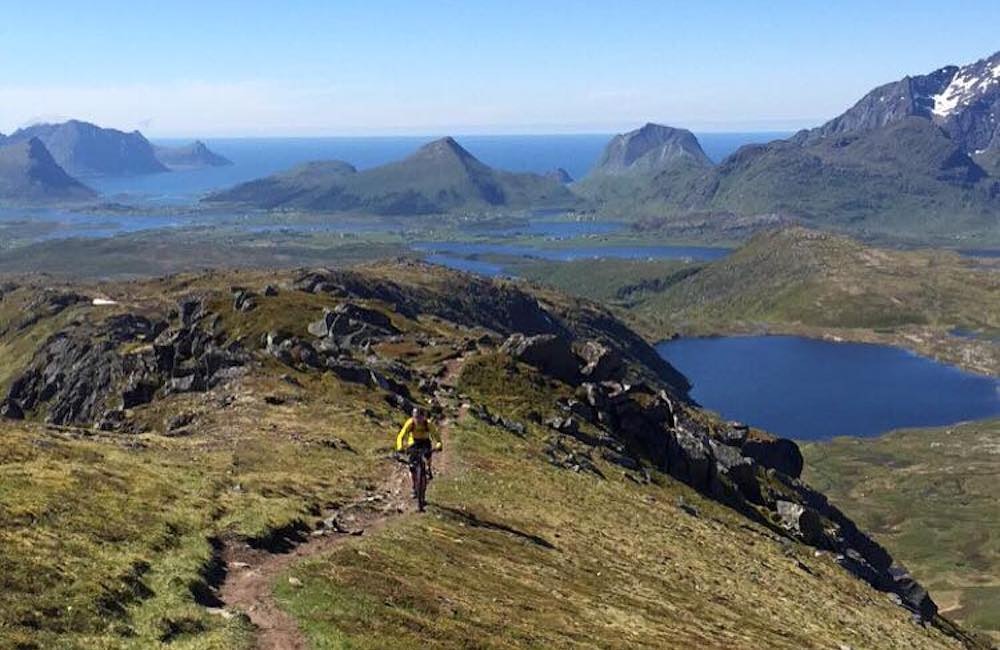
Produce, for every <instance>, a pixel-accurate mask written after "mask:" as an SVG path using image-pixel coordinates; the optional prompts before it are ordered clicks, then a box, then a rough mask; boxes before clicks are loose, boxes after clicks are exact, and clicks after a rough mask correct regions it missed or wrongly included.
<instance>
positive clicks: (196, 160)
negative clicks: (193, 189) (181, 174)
mask: <svg viewBox="0 0 1000 650" xmlns="http://www.w3.org/2000/svg"><path fill="white" fill-rule="evenodd" d="M153 152H154V154H155V155H156V159H157V160H159V161H160V162H161V163H163V164H164V165H166V166H167V167H169V168H170V169H198V168H202V167H227V166H229V165H232V164H233V161H231V160H229V159H228V158H226V157H225V156H220V155H219V154H217V153H215V152H214V151H212V150H211V149H209V148H208V146H207V145H206V144H205V143H204V142H202V141H201V140H195V141H194V142H192V143H191V144H189V145H183V146H180V147H161V146H154V147H153Z"/></svg>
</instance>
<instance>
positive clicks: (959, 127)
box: [578, 53, 1000, 244]
mask: <svg viewBox="0 0 1000 650" xmlns="http://www.w3.org/2000/svg"><path fill="white" fill-rule="evenodd" d="M998 102H1000V53H997V54H994V55H992V56H991V57H989V58H986V59H983V60H981V61H978V62H976V63H973V64H970V65H967V66H964V67H956V66H949V67H945V68H941V69H940V70H937V71H935V72H932V73H930V74H927V75H920V76H915V77H906V78H904V79H902V80H900V81H896V82H893V83H890V84H886V85H884V86H880V87H879V88H876V89H875V90H873V91H871V92H870V93H868V94H867V95H865V97H863V98H862V99H861V100H860V101H858V102H857V104H855V105H854V106H853V107H851V108H850V109H848V110H847V111H846V112H845V113H844V114H842V115H840V116H838V117H837V118H835V119H833V120H831V121H829V122H827V123H826V124H824V125H822V126H820V127H817V128H815V129H812V130H807V131H802V132H800V133H797V134H796V135H795V136H793V137H791V138H789V139H786V140H777V141H774V142H770V143H767V144H756V145H748V146H745V147H742V148H741V149H739V150H738V151H736V152H735V153H733V154H732V155H730V156H729V157H728V158H726V159H725V160H724V161H723V162H722V163H721V164H719V165H717V166H714V167H712V166H710V165H706V164H704V161H701V163H700V164H697V165H691V166H688V167H686V168H674V169H669V168H668V169H661V170H659V171H656V172H655V173H654V174H653V175H652V176H649V177H647V178H646V179H645V180H643V182H641V183H636V182H635V180H634V179H616V178H614V177H613V176H609V175H608V174H603V175H601V178H600V182H596V181H590V182H589V183H580V184H578V185H581V186H583V189H582V191H583V193H584V194H586V195H587V196H589V197H590V198H592V199H593V200H594V201H595V202H596V203H597V204H598V206H600V207H601V208H603V209H604V210H606V211H609V212H612V213H615V212H617V213H619V214H621V215H622V216H627V217H631V218H636V219H644V218H653V217H656V218H661V219H662V218H663V217H664V216H669V217H671V218H672V219H673V220H674V221H682V220H684V219H685V218H686V217H687V216H688V215H691V214H700V213H703V214H706V215H718V214H729V215H733V216H734V217H736V218H747V217H761V216H766V215H782V216H783V218H791V219H797V220H802V221H805V222H807V223H810V224H812V225H814V226H819V227H827V228H829V227H836V228H841V229H846V230H849V231H852V232H856V233H861V234H864V235H866V236H875V237H883V238H891V239H897V240H898V239H906V240H914V241H939V242H952V243H954V242H956V241H963V240H965V241H968V240H972V239H978V240H979V241H980V244H983V243H985V242H1000V126H998V125H1000V122H997V121H996V119H995V115H996V114H997V113H998V112H1000V103H998ZM644 128H645V127H644ZM641 131H642V129H640V131H639V132H641ZM639 132H634V133H639ZM692 137H693V136H692ZM627 142H628V141H627V139H626V138H625V137H624V136H617V137H616V138H615V139H614V140H612V142H611V143H609V145H608V150H609V151H608V153H606V154H605V159H606V160H609V161H610V169H611V170H620V169H626V170H628V169H629V168H630V167H629V166H628V165H627V164H624V163H625V162H626V161H628V160H630V159H631V157H630V156H629V155H628V154H627V153H626V152H627V151H628V147H627V146H626V145H627ZM636 151H637V152H640V153H641V152H642V151H644V148H643V147H642V146H638V147H637V148H636ZM609 154H614V155H609ZM654 159H655V156H654ZM640 160H641V158H640ZM604 164H605V162H603V161H602V165H604ZM602 165H599V166H598V168H597V170H595V171H599V170H600V169H601V167H602ZM654 169H655V165H654ZM588 178H589V177H588ZM666 221H669V219H667V220H666ZM667 225H668V224H667Z"/></svg>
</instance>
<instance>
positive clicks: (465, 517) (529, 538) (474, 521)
mask: <svg viewBox="0 0 1000 650" xmlns="http://www.w3.org/2000/svg"><path fill="white" fill-rule="evenodd" d="M435 507H436V508H437V509H438V510H441V511H442V512H446V513H448V514H449V515H451V516H452V517H454V518H456V519H459V520H461V521H463V522H464V523H465V524H466V525H467V526H470V527H472V528H483V529H486V530H493V531H497V532H501V533H507V534H508V535H513V536H514V537H517V538H518V539H523V540H524V541H526V542H529V543H531V544H534V545H535V546H541V547H542V548H544V549H548V550H550V551H557V550H559V549H558V548H557V547H556V546H555V544H553V543H552V542H550V541H548V540H547V539H545V538H544V537H539V536H538V535H532V534H530V533H526V532H524V531H520V530H518V529H516V528H512V527H511V526H508V525H506V524H500V523H496V522H493V521H486V520H484V519H480V518H479V517H477V516H476V515H475V514H473V513H471V512H467V511H465V510H460V509H458V508H452V507H450V506H435Z"/></svg>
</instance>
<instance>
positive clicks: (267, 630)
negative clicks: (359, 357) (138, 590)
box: [213, 360, 465, 650]
mask: <svg viewBox="0 0 1000 650" xmlns="http://www.w3.org/2000/svg"><path fill="white" fill-rule="evenodd" d="M458 363H459V364H460V363H461V360H459V361H458ZM455 371H456V368H454V367H453V368H449V369H448V372H447V374H448V375H452V374H453V373H454V372H455ZM448 379H451V377H450V376H449V377H448ZM449 406H450V407H451V408H450V409H449V410H451V411H452V413H453V414H454V415H452V416H450V417H446V418H445V419H443V420H442V421H441V423H440V431H441V436H442V438H443V439H444V441H445V445H444V451H443V452H442V453H440V454H438V455H436V457H435V462H434V470H435V475H436V476H441V475H446V474H447V473H448V470H449V466H450V462H449V459H450V456H451V454H450V453H449V446H448V444H447V435H448V430H449V428H450V426H451V424H452V422H453V421H454V419H455V418H461V417H463V416H464V415H465V413H464V409H462V408H461V407H460V406H457V405H456V404H454V402H453V403H451V404H450V405H449ZM415 511H416V507H415V504H414V502H413V499H412V498H411V495H410V479H409V474H408V473H407V472H406V471H405V469H404V468H403V467H402V466H401V465H400V466H397V467H394V468H393V469H392V470H391V474H390V476H389V477H387V479H386V481H385V483H384V484H383V485H382V486H380V487H379V488H378V489H377V490H376V491H375V492H373V493H370V494H368V495H366V496H365V497H363V498H361V499H359V500H358V501H357V502H354V503H351V504H349V505H347V506H345V507H343V508H340V509H339V510H337V511H334V512H330V513H327V514H326V518H325V519H324V527H323V528H322V529H319V530H317V531H313V532H312V533H309V532H306V533H304V534H302V535H298V536H295V535H293V536H291V537H289V538H286V539H283V540H278V541H277V543H276V544H274V545H273V547H272V549H264V548H252V547H250V546H249V545H248V544H246V543H245V542H241V541H238V540H229V541H226V542H224V545H223V548H222V560H223V562H224V565H225V573H224V575H225V578H224V579H223V582H222V584H221V585H220V586H219V589H218V596H219V599H220V600H221V601H222V603H223V605H224V609H223V608H218V609H214V610H213V611H214V612H216V613H218V614H220V615H224V616H232V615H233V612H234V611H238V612H243V613H245V614H246V615H247V616H249V617H250V621H251V622H252V623H253V624H254V626H255V627H256V629H257V641H256V648H257V650H306V649H307V648H309V643H308V641H307V639H306V638H305V635H303V634H302V631H301V630H300V629H299V627H298V625H297V623H296V621H295V619H294V618H293V617H292V616H290V615H289V614H287V613H286V612H285V611H284V610H282V609H281V607H279V605H278V603H277V601H276V600H275V598H274V584H275V582H276V581H277V580H278V579H279V578H281V577H282V576H283V575H284V574H285V573H286V572H287V571H288V569H289V568H290V567H292V566H293V565H295V564H297V563H298V562H301V561H303V560H306V559H308V558H310V557H313V556H316V555H319V554H321V553H324V552H327V551H329V550H332V549H334V548H336V547H337V546H339V545H340V544H343V543H344V542H345V541H347V540H348V539H350V538H351V537H354V536H357V535H362V534H364V535H370V534H372V533H376V532H378V530H379V529H380V528H382V527H384V526H385V525H386V523H388V522H389V521H390V520H391V519H393V518H395V517H399V516H404V515H408V514H412V513H414V512H415Z"/></svg>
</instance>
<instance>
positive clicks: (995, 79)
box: [931, 63, 1000, 117]
mask: <svg viewBox="0 0 1000 650" xmlns="http://www.w3.org/2000/svg"><path fill="white" fill-rule="evenodd" d="M994 84H1000V63H994V64H993V65H992V66H990V67H988V68H986V69H985V70H983V71H982V72H981V73H980V74H976V72H975V70H974V69H973V66H967V67H965V68H962V69H960V70H959V71H958V72H957V73H956V74H955V76H954V77H952V80H951V83H949V84H948V85H947V86H946V87H945V89H944V90H942V91H941V92H940V93H938V94H937V95H934V96H932V97H931V101H932V102H933V106H934V107H933V108H932V109H931V112H932V113H934V115H937V116H938V117H948V116H949V115H951V114H952V113H954V112H955V110H957V109H958V108H960V107H963V106H967V105H968V104H970V103H972V102H973V101H975V100H976V99H978V98H979V97H981V96H982V95H983V94H984V93H985V92H986V91H987V90H989V89H990V87H991V86H993V85H994Z"/></svg>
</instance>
